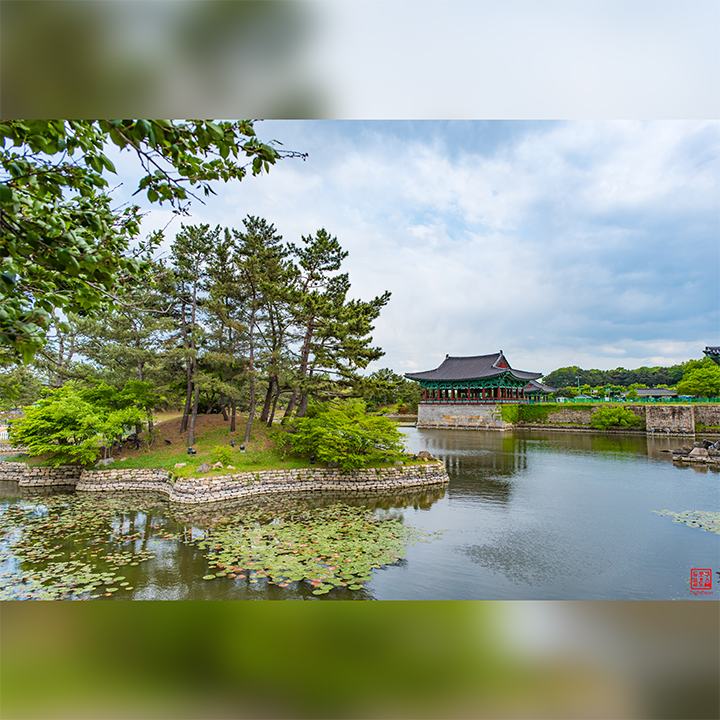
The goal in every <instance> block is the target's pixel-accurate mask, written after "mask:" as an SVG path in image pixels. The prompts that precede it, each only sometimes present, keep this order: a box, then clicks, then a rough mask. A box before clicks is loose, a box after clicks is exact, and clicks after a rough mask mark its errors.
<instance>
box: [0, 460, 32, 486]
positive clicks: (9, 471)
mask: <svg viewBox="0 0 720 720" xmlns="http://www.w3.org/2000/svg"><path fill="white" fill-rule="evenodd" d="M25 470H27V463H24V462H7V461H6V462H4V463H0V480H14V481H15V482H20V481H21V480H22V479H23V478H24V477H25Z"/></svg>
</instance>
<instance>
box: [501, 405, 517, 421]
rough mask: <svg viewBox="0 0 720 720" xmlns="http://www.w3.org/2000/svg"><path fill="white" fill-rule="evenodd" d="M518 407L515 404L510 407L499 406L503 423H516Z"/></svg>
mask: <svg viewBox="0 0 720 720" xmlns="http://www.w3.org/2000/svg"><path fill="white" fill-rule="evenodd" d="M519 408H520V406H519V405H516V404H512V405H501V406H500V415H501V417H502V419H503V422H506V423H516V422H517V421H518V418H519V416H520V409H519Z"/></svg>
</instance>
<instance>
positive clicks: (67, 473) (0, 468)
mask: <svg viewBox="0 0 720 720" xmlns="http://www.w3.org/2000/svg"><path fill="white" fill-rule="evenodd" d="M20 466H24V467H22V468H21V467H20ZM21 470H22V476H21V477H20V474H21ZM0 480H17V481H18V484H19V486H20V487H41V486H45V487H47V486H50V485H69V484H70V485H72V484H74V485H75V489H76V490H77V491H84V492H117V491H119V490H122V491H135V492H137V491H150V492H161V493H165V494H167V495H168V497H169V499H170V500H171V501H172V502H177V503H182V504H199V503H207V502H218V501H227V500H233V499H237V498H246V497H253V496H256V495H268V494H271V493H296V492H311V493H312V494H313V495H319V496H323V495H328V496H335V495H337V494H338V493H341V494H342V493H352V494H365V493H371V494H375V493H377V494H382V493H383V492H393V491H397V490H399V489H401V488H412V487H417V488H422V487H424V486H431V485H441V484H447V483H449V482H450V478H449V477H448V474H447V471H446V469H445V466H444V465H443V464H442V463H441V462H428V463H425V464H423V465H408V466H399V467H392V468H378V469H374V468H370V469H362V470H353V471H350V472H341V471H340V470H337V469H324V468H305V469H301V470H261V471H258V472H241V473H233V474H231V475H223V476H220V477H198V478H188V477H185V478H179V477H176V476H175V475H174V474H173V473H171V472H168V471H167V470H159V469H155V470H151V469H150V470H149V469H125V470H122V469H114V468H113V469H103V470H83V469H82V468H79V467H76V466H65V467H61V468H47V467H43V468H38V467H28V466H26V465H25V463H3V464H1V465H0Z"/></svg>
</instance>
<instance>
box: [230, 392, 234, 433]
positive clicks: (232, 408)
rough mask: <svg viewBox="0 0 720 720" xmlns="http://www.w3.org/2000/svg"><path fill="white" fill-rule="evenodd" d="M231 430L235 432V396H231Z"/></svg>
mask: <svg viewBox="0 0 720 720" xmlns="http://www.w3.org/2000/svg"><path fill="white" fill-rule="evenodd" d="M230 408H231V414H230V432H235V398H230Z"/></svg>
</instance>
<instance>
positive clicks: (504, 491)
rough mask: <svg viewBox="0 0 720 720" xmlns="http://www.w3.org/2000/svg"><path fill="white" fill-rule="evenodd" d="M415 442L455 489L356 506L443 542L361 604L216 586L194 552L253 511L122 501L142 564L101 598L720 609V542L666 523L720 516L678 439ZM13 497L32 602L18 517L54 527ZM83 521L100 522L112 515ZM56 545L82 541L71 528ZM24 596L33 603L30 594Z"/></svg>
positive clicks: (8, 570)
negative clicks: (697, 589)
mask: <svg viewBox="0 0 720 720" xmlns="http://www.w3.org/2000/svg"><path fill="white" fill-rule="evenodd" d="M403 432H405V433H407V435H408V438H407V445H408V449H409V450H410V451H414V452H418V451H420V450H429V451H430V452H431V453H432V454H433V455H435V456H436V457H438V458H440V459H442V460H443V461H444V462H445V464H446V466H447V469H448V473H449V475H450V484H449V486H447V487H444V488H441V489H436V490H432V491H429V492H408V493H404V494H400V495H397V496H394V497H385V498H374V499H356V500H354V501H349V500H347V499H344V500H343V502H345V503H346V504H354V505H359V506H365V507H368V508H372V509H373V510H374V511H375V513H376V514H377V515H379V516H382V517H396V518H399V519H401V520H402V522H403V523H404V524H405V525H409V526H412V527H414V528H416V529H418V530H419V531H420V534H421V535H422V536H423V537H424V538H427V539H429V542H424V541H423V542H418V543H416V544H410V545H409V546H408V547H407V552H406V557H404V558H401V559H400V560H398V561H397V562H394V563H393V564H390V565H385V566H383V567H381V568H380V569H375V570H373V571H372V573H371V576H370V579H369V580H367V581H366V582H365V583H364V585H363V587H362V589H356V590H351V589H349V588H336V589H333V590H331V591H330V592H329V593H327V594H324V595H322V596H320V597H318V596H317V595H315V594H313V591H312V587H311V586H310V585H309V584H308V583H306V582H294V583H292V582H291V583H289V584H288V585H287V587H279V586H278V585H273V584H268V583H267V582H266V581H264V580H263V579H260V581H259V582H258V581H253V582H250V578H249V575H248V576H244V577H243V576H237V577H216V578H215V579H213V580H212V581H210V582H208V581H207V580H204V579H203V577H204V576H207V573H208V572H209V569H208V561H207V559H206V554H207V552H206V551H204V550H203V549H202V548H200V547H198V546H197V544H196V543H195V544H193V543H192V542H190V543H188V542H187V541H192V540H197V539H198V538H199V537H202V536H203V533H204V532H205V531H206V530H207V528H208V527H211V526H212V525H214V524H215V523H217V521H218V520H219V519H221V518H223V517H227V516H228V515H230V514H232V513H237V512H242V507H240V508H239V507H238V506H237V505H235V506H227V507H219V506H216V505H215V506H208V507H205V508H201V509H192V510H188V509H178V508H176V507H170V506H169V505H168V503H167V501H166V500H164V499H163V498H162V497H160V496H152V497H150V496H145V497H142V498H132V497H124V498H122V499H121V500H119V501H118V502H120V503H121V504H122V505H123V507H122V508H121V509H120V510H118V511H117V512H115V511H113V512H115V514H114V515H113V516H112V517H110V515H112V513H108V518H107V523H110V524H112V525H113V528H114V532H115V533H116V535H117V533H121V534H123V536H122V537H123V543H119V544H118V548H117V551H118V553H119V552H120V549H121V548H120V546H121V545H123V547H126V548H127V546H128V544H129V545H130V546H131V547H133V548H134V552H136V553H138V555H137V559H138V560H139V562H134V563H129V562H126V563H125V564H124V565H123V566H122V568H121V570H118V567H117V566H116V567H109V568H108V567H105V568H100V570H99V571H103V570H105V571H108V572H109V575H108V578H109V577H110V576H112V573H113V572H114V573H116V577H122V582H120V581H117V583H116V584H117V585H118V588H119V589H118V590H117V591H113V593H112V594H109V595H105V594H104V593H103V594H101V595H100V599H102V600H105V599H108V600H109V599H135V600H154V599H162V600H202V599H208V600H211V599H212V600H221V599H222V600H269V599H273V600H274V599H277V600H283V599H288V600H306V599H308V600H309V599H312V600H315V599H328V600H332V599H338V600H713V599H718V598H720V572H719V571H720V561H719V559H718V558H720V535H718V534H716V533H715V532H709V531H703V530H701V529H699V528H698V527H692V526H690V525H689V524H685V523H683V522H674V521H673V519H672V517H668V516H663V515H659V514H657V513H655V512H653V511H660V510H667V511H671V512H674V513H681V512H684V511H704V512H712V513H718V512H719V511H720V491H719V485H720V472H718V471H717V470H715V469H714V468H709V467H707V466H679V465H677V464H673V462H672V460H671V456H670V454H669V453H667V452H663V451H667V450H669V449H671V448H673V447H675V446H677V445H679V444H680V441H679V440H678V439H675V438H645V437H643V436H622V435H614V436H604V435H599V434H598V435H595V434H585V433H583V434H573V433H561V432H551V431H547V432H536V431H520V430H519V431H514V432H507V433H499V432H483V431H462V430H418V429H416V428H403ZM0 492H1V493H2V495H3V496H2V497H0V513H2V514H4V517H5V523H4V525H3V528H4V529H3V533H4V535H3V537H2V538H0V590H2V589H4V590H5V596H6V597H7V595H8V592H10V590H9V589H10V588H13V587H21V586H20V585H19V584H18V583H17V572H18V571H20V570H22V569H23V568H25V570H27V567H28V565H27V562H23V558H19V557H17V556H15V555H14V554H13V551H12V547H11V545H12V536H13V533H15V536H17V533H20V532H22V522H21V521H20V520H17V521H16V524H17V526H16V527H13V526H12V522H10V523H9V522H8V521H7V518H8V517H11V516H12V513H18V512H20V510H21V509H23V511H24V512H26V513H27V512H34V511H39V512H42V511H43V503H44V502H45V501H46V500H45V498H44V497H43V496H42V495H37V494H34V495H31V494H26V493H24V492H23V493H22V495H21V493H20V492H19V491H18V489H17V485H16V484H14V483H4V487H2V488H0ZM118 497H120V496H118ZM78 498H80V496H78ZM66 499H68V500H69V501H71V502H72V501H73V500H72V498H66ZM101 500H102V499H100V498H98V499H93V502H96V501H101ZM290 502H294V500H292V501H290ZM85 512H86V514H87V513H89V514H90V515H91V516H92V519H93V522H96V523H100V522H101V520H102V518H101V515H102V512H103V511H101V510H96V511H94V510H92V509H90V510H86V511H85ZM8 513H9V514H8ZM17 517H18V518H19V517H20V516H19V515H17ZM28 517H29V516H28ZM79 517H80V516H79ZM73 522H75V521H73ZM107 523H106V524H107ZM108 526H109V525H108ZM97 527H98V528H100V525H99V524H98V526H97ZM52 532H53V533H55V534H56V535H59V536H63V534H65V535H67V533H70V534H72V533H73V532H80V531H79V530H78V529H77V527H76V526H75V525H70V526H68V527H64V528H62V529H61V530H60V529H54V530H52ZM92 538H93V534H92V532H90V531H88V530H87V528H86V534H85V535H84V536H82V537H80V536H78V537H75V538H74V539H73V541H74V543H75V545H76V546H77V545H78V544H82V543H86V544H87V548H88V552H89V553H90V555H92V553H93V552H96V551H91V550H90V547H91V546H92V545H93V539H92ZM183 541H185V542H183ZM46 552H49V551H46ZM106 552H107V549H106ZM38 553H39V554H40V551H38ZM93 557H97V556H96V555H93ZM118 557H120V555H118ZM25 560H27V556H25ZM106 565H108V563H107V562H106ZM110 565H112V563H110ZM38 567H42V565H38ZM693 568H700V569H710V570H711V571H712V593H709V594H693V592H692V590H691V586H690V575H691V572H690V571H691V570H692V569H693ZM118 572H122V576H119V575H117V573H118ZM23 582H26V581H23ZM13 583H14V584H13ZM12 592H15V591H14V590H13V591H12ZM12 592H11V595H12ZM15 596H16V597H18V598H21V597H23V595H22V592H18V593H16V595H15ZM78 596H82V593H78ZM85 596H87V593H86V595H85Z"/></svg>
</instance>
